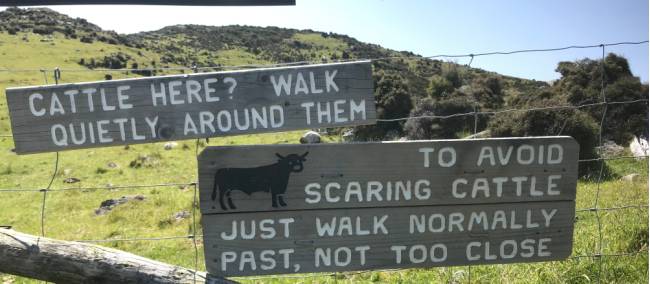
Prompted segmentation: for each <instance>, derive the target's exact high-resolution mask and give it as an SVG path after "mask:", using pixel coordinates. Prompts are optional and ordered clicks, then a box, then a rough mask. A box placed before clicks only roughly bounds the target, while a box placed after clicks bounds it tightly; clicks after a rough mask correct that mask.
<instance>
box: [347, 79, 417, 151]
mask: <svg viewBox="0 0 650 284" xmlns="http://www.w3.org/2000/svg"><path fill="white" fill-rule="evenodd" d="M373 77H374V78H373V79H374V81H375V89H374V95H375V101H376V107H377V117H378V118H380V119H395V118H403V117H407V116H408V115H409V113H410V112H411V108H413V103H412V102H411V96H410V92H409V88H408V85H407V83H406V81H405V79H404V78H402V77H401V76H399V75H392V74H391V75H388V74H385V73H383V72H379V73H377V74H374V75H373ZM401 133H402V122H399V121H394V122H380V123H378V124H376V125H369V126H360V127H357V128H356V129H355V136H356V138H357V139H361V140H382V139H384V138H385V137H386V136H387V135H388V134H394V135H400V134H401Z"/></svg>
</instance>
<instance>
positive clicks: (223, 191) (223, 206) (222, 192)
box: [219, 187, 228, 211]
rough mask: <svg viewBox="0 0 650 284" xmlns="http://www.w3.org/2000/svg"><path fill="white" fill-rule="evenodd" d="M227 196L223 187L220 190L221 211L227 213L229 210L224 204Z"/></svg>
mask: <svg viewBox="0 0 650 284" xmlns="http://www.w3.org/2000/svg"><path fill="white" fill-rule="evenodd" d="M225 194H226V190H225V189H224V188H223V187H222V188H219V205H221V209H222V210H224V211H226V210H228V208H227V207H226V203H224V202H223V198H224V195H225Z"/></svg>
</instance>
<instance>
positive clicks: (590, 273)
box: [0, 10, 648, 283]
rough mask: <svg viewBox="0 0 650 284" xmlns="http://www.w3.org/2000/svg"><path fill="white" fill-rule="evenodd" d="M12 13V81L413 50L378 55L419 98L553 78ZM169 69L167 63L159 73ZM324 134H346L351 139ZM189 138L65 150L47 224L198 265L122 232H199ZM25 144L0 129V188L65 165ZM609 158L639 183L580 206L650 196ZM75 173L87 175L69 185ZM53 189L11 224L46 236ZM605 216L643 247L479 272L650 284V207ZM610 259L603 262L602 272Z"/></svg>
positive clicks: (342, 45)
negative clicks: (114, 202) (17, 149)
mask: <svg viewBox="0 0 650 284" xmlns="http://www.w3.org/2000/svg"><path fill="white" fill-rule="evenodd" d="M12 11H13V12H12V13H14V14H12V15H8V14H7V13H6V12H0V27H2V28H0V29H1V31H0V56H1V57H0V58H1V59H0V89H2V90H4V89H5V88H6V87H9V86H12V87H13V86H25V85H40V84H44V78H43V74H42V73H41V72H38V71H16V72H6V71H2V69H33V68H41V67H45V68H48V70H50V71H51V70H52V69H53V68H54V67H57V66H58V67H61V68H65V69H79V70H86V71H84V72H82V71H69V72H63V73H62V78H61V80H62V82H82V81H93V80H103V79H104V78H105V75H106V74H111V75H112V77H113V78H125V77H138V76H142V75H143V74H133V73H132V72H125V71H103V70H102V71H98V70H97V69H104V68H108V69H111V68H118V67H120V68H123V67H124V66H126V68H131V67H132V66H134V64H137V66H138V68H151V69H152V70H155V69H159V67H165V66H169V67H175V66H190V65H192V64H193V63H194V64H196V65H198V66H218V65H221V66H231V65H254V64H268V63H274V62H286V61H302V60H308V61H315V62H322V61H331V60H336V59H346V58H369V57H373V58H374V57H382V56H397V57H403V58H401V59H397V60H392V61H386V62H376V63H374V68H375V73H376V74H375V75H376V76H377V78H380V77H381V78H383V77H386V76H388V75H396V76H400V77H402V78H403V79H404V80H405V82H406V83H405V84H406V85H407V86H408V89H409V92H408V96H409V97H410V98H413V100H417V98H419V97H426V96H428V95H427V94H426V89H427V88H428V85H429V80H430V78H431V77H432V76H434V75H439V74H442V72H443V70H448V69H449V68H452V67H453V68H457V70H460V72H461V73H462V76H463V77H462V80H464V81H465V85H471V84H472V83H473V82H474V81H475V80H476V81H477V82H478V81H480V80H479V79H484V78H487V77H488V76H496V77H498V78H499V80H502V81H501V82H502V86H503V92H501V95H502V96H503V98H502V99H503V100H504V101H505V102H504V105H507V104H508V101H510V100H511V99H512V98H514V97H517V96H518V95H519V94H524V93H530V92H532V91H534V90H536V89H538V88H540V87H544V86H547V84H546V83H541V82H534V81H529V80H523V79H518V78H509V77H505V76H501V75H498V74H492V73H488V72H485V71H482V70H477V69H472V68H467V67H464V66H458V65H456V64H453V63H446V62H440V61H435V60H425V59H418V58H413V57H411V56H412V55H413V54H410V53H406V52H397V51H391V50H388V49H384V48H381V47H379V46H376V45H372V44H366V43H361V42H358V41H356V40H354V39H352V38H350V37H347V36H344V35H335V34H327V33H320V32H315V31H297V30H288V29H278V28H258V27H236V26H232V27H202V26H173V27H167V28H164V29H162V30H160V31H155V32H148V33H141V34H136V35H128V36H123V35H117V34H115V33H111V32H107V31H102V30H101V29H100V28H99V27H96V26H94V25H92V24H90V23H87V22H85V21H83V20H80V19H70V18H67V17H65V16H64V15H60V14H56V13H54V12H51V11H47V10H32V12H29V11H25V10H20V11H15V10H12ZM34 11H35V12H34ZM23 16H24V17H23ZM52 23H54V24H52ZM54 27H56V28H54ZM35 28H36V30H35ZM35 32H38V33H35ZM73 34H74V36H73ZM83 37H85V38H87V39H86V40H85V41H86V42H82V41H81V39H82V38H83ZM82 60H83V62H82ZM90 62H94V64H91V63H90ZM118 65H119V66H118ZM91 68H94V69H95V70H91ZM164 73H165V72H164V71H160V70H158V71H156V74H164ZM167 73H169V72H167ZM145 75H146V74H145ZM47 80H48V82H50V83H52V81H53V78H52V72H48V73H47ZM377 82H378V80H377ZM486 107H487V106H486ZM10 132H11V130H10V126H9V120H8V114H7V108H6V100H5V98H4V92H0V135H1V134H9V133H10ZM300 134H301V132H288V133H276V134H265V135H248V136H237V137H227V138H216V139H210V145H231V144H235V145H238V144H273V143H297V142H298V138H299V137H300ZM325 139H326V141H328V142H339V137H338V136H332V137H326V138H325ZM178 144H179V145H178V146H177V147H175V148H174V149H172V150H164V148H163V145H162V143H156V144H143V145H136V146H130V147H109V148H100V149H91V150H76V151H66V152H62V153H61V154H60V157H59V158H60V160H59V168H58V170H57V171H56V173H55V174H54V177H55V178H54V182H53V184H52V188H53V189H58V190H57V191H52V192H49V193H48V194H47V200H46V206H45V220H44V224H45V234H46V235H47V236H48V237H52V238H57V239H65V240H104V239H114V240H115V241H108V242H102V243H100V244H101V245H105V246H110V247H114V248H118V249H122V250H126V251H130V252H133V253H136V254H139V255H142V256H146V257H150V258H154V259H157V260H160V261H164V262H168V263H172V264H177V265H181V266H184V267H190V268H192V267H193V266H194V246H193V243H192V241H191V240H190V239H182V238H180V239H168V240H160V241H119V240H118V239H128V238H150V237H152V238H155V237H167V236H186V235H188V234H190V233H191V229H192V218H191V217H190V218H187V217H186V218H178V219H177V218H176V216H175V215H176V214H177V213H179V212H183V211H186V212H192V199H193V194H194V192H193V190H194V189H193V187H192V186H191V185H189V186H188V184H190V183H192V182H195V181H196V179H197V176H196V172H197V171H196V159H195V154H196V152H197V151H201V150H202V149H203V148H204V147H205V146H207V145H206V144H205V142H204V141H201V142H200V143H199V144H198V149H197V148H196V145H197V143H196V141H194V140H192V141H178ZM13 148H14V145H13V141H12V139H11V137H0V161H2V162H0V189H20V190H25V189H41V188H44V187H46V186H47V184H48V183H49V181H50V178H51V176H52V174H53V171H54V158H55V154H54V153H47V154H36V155H26V156H17V155H16V154H15V153H13V152H12V151H11V149H13ZM607 164H608V166H609V168H610V169H611V171H612V172H613V174H614V175H612V176H623V175H627V174H630V173H638V174H640V177H639V180H638V181H636V182H624V181H620V180H618V179H609V180H605V181H604V182H603V183H602V184H600V185H599V184H597V183H595V182H594V181H580V182H579V185H578V196H577V205H576V207H577V208H592V207H594V206H595V205H596V204H594V202H595V200H596V195H597V193H598V196H599V199H598V204H597V206H598V207H601V208H602V207H605V208H610V207H619V206H623V205H630V204H633V205H637V204H638V205H642V204H647V203H648V191H647V189H648V182H647V181H648V162H647V160H641V161H636V160H630V159H620V160H610V161H608V162H607ZM69 178H76V179H79V180H80V181H79V182H76V183H65V182H64V181H65V180H66V179H69ZM165 183H170V184H171V185H166V186H157V187H150V188H139V187H134V186H132V185H154V184H165ZM93 188H94V189H93ZM134 195H143V196H144V197H145V199H144V200H143V201H132V202H128V203H126V204H123V205H118V206H116V207H115V208H114V209H113V210H112V211H110V212H108V213H106V214H104V215H97V214H96V213H95V210H96V209H97V208H98V207H99V206H100V204H101V203H102V201H104V200H107V199H113V198H119V197H121V196H134ZM42 198H43V194H42V193H40V192H31V191H23V192H21V191H17V192H0V225H11V226H13V227H14V229H16V230H18V231H22V232H26V233H31V234H40V232H41V231H40V222H41V216H40V210H41V201H42ZM599 217H600V223H601V224H602V226H601V228H600V229H601V230H602V231H601V232H600V233H602V236H603V242H602V246H603V249H602V251H603V254H605V255H607V254H620V253H623V254H632V256H611V257H602V258H601V259H602V267H601V266H600V265H599V260H598V258H594V257H580V258H570V259H569V260H566V261H558V262H547V263H537V264H513V265H485V266H475V267H472V268H471V282H473V283H474V282H476V283H567V282H568V283H591V282H595V281H596V279H597V277H598V275H600V277H601V280H602V282H603V283H647V282H648V225H647V224H648V212H647V208H627V209H620V210H609V211H601V212H600V216H599ZM199 230H200V228H199ZM199 235H200V231H199ZM600 235H601V234H599V226H598V220H597V218H596V215H595V212H592V211H589V210H586V211H580V212H578V213H577V217H576V220H575V233H574V240H575V242H574V247H573V255H574V256H583V255H592V254H594V253H596V252H597V251H598V247H599V245H600V244H599V236H600ZM199 253H200V256H199V269H204V263H203V255H202V254H203V248H202V246H201V242H200V240H199ZM599 269H602V272H601V273H599ZM0 280H2V281H3V282H8V283H12V282H13V283H31V282H35V281H31V280H28V279H23V278H16V277H13V276H9V275H0ZM238 280H241V281H242V282H245V283H260V282H262V283H294V282H300V283H338V282H348V283H438V282H447V283H467V282H468V281H469V280H470V274H469V270H468V268H467V267H450V268H436V269H408V270H398V271H385V272H364V273H339V274H337V275H336V276H327V275H307V276H305V278H277V279H275V278H262V279H245V278H244V279H238Z"/></svg>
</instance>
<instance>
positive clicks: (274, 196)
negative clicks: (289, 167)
mask: <svg viewBox="0 0 650 284" xmlns="http://www.w3.org/2000/svg"><path fill="white" fill-rule="evenodd" d="M271 206H273V208H277V207H278V195H277V194H276V193H271Z"/></svg>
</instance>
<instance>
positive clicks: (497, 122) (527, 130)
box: [488, 97, 599, 177]
mask: <svg viewBox="0 0 650 284" xmlns="http://www.w3.org/2000/svg"><path fill="white" fill-rule="evenodd" d="M565 104H566V102H564V101H562V100H561V99H560V98H557V97H556V98H551V99H541V100H537V101H534V102H533V103H531V104H530V105H529V106H530V107H551V106H558V105H565ZM488 129H489V130H490V134H491V135H492V136H493V137H524V136H557V135H568V136H571V137H573V138H574V139H576V141H578V144H580V153H579V158H580V159H594V158H596V157H597V154H596V151H595V149H596V148H595V147H596V146H598V125H597V123H596V121H595V120H594V119H593V118H592V117H591V116H590V115H589V114H587V113H585V112H582V111H580V110H578V109H561V110H557V109H551V110H536V111H521V112H507V113H501V114H499V115H497V116H495V117H494V118H492V119H491V120H490V122H489V124H488ZM598 169H599V163H597V162H583V163H580V167H579V171H580V175H581V176H583V177H587V176H589V175H590V174H592V173H594V172H595V171H596V170H598ZM596 174H598V173H597V172H596Z"/></svg>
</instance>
